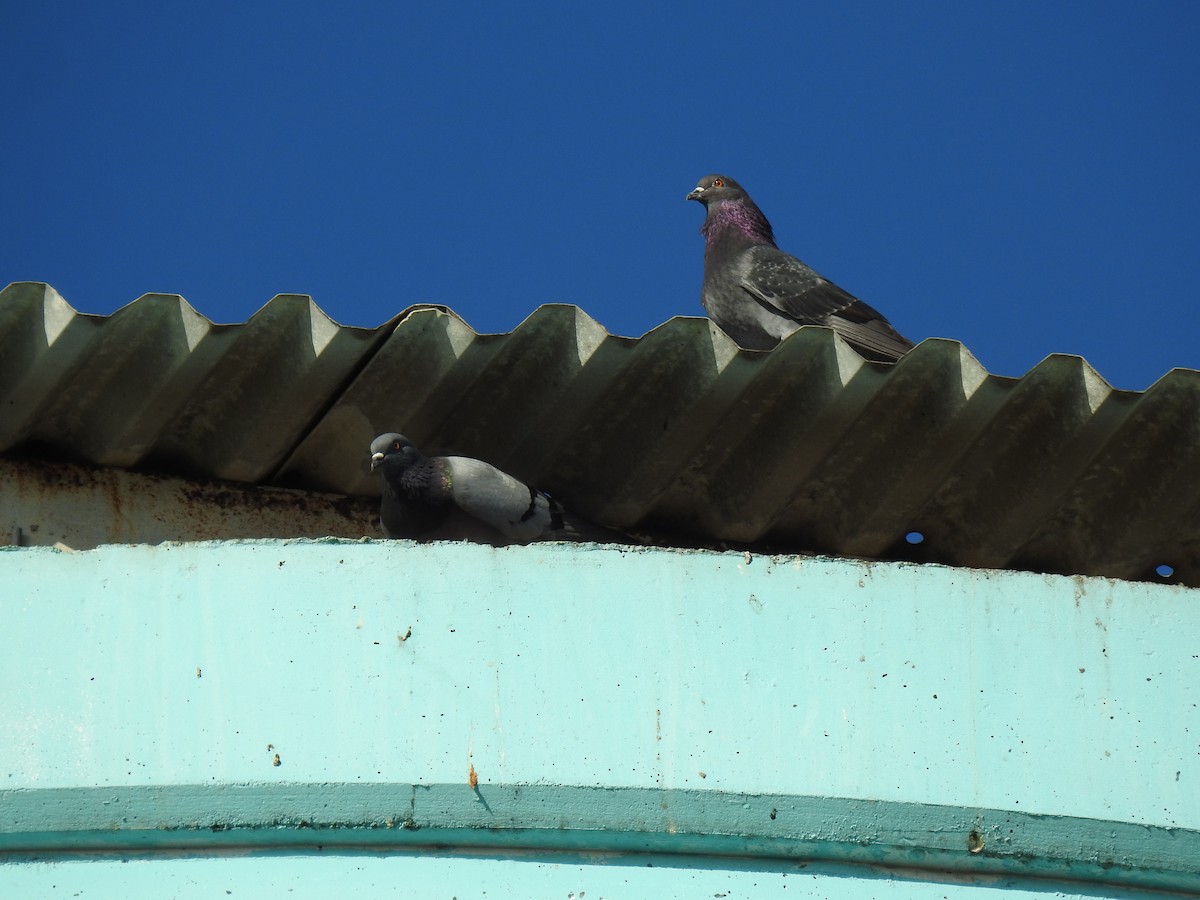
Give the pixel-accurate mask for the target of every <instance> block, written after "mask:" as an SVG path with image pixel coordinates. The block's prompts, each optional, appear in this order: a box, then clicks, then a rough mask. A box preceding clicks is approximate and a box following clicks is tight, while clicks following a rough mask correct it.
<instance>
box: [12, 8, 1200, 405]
mask: <svg viewBox="0 0 1200 900" xmlns="http://www.w3.org/2000/svg"><path fill="white" fill-rule="evenodd" d="M0 33H2V34H3V35H4V42H5V48H6V50H5V60H4V62H3V73H4V74H3V78H2V79H0V113H2V119H0V124H2V127H3V131H4V135H5V140H4V157H3V162H4V165H3V167H2V168H0V210H2V214H0V284H7V283H8V282H10V281H19V280H37V281H48V282H50V283H51V284H52V285H54V286H55V287H56V288H57V289H58V290H59V291H60V292H61V293H62V294H63V295H64V296H65V297H66V298H67V300H68V301H70V303H71V304H72V305H73V306H75V308H76V309H79V310H81V311H83V312H92V313H110V312H112V311H113V310H115V309H116V308H118V307H120V306H122V305H123V304H125V303H128V302H129V301H131V300H133V299H134V298H136V297H138V296H139V295H141V294H143V293H147V292H166V293H178V294H182V295H183V296H184V297H186V298H187V299H188V301H189V302H191V303H192V305H194V306H195V307H196V308H197V309H198V310H199V311H200V312H202V313H204V314H205V315H207V316H208V317H209V318H211V319H213V320H216V321H226V322H238V321H245V320H246V319H247V318H249V316H250V315H251V314H253V312H254V311H255V310H256V309H258V308H259V307H260V306H262V304H263V303H265V302H266V301H267V300H268V299H270V298H271V297H272V296H273V295H275V294H276V293H281V292H294V293H306V294H311V295H312V296H313V297H314V299H315V300H316V301H317V303H318V304H319V305H320V306H321V307H322V308H323V309H324V310H325V311H326V312H327V313H329V315H331V316H332V317H333V318H334V319H336V320H338V321H339V322H342V323H344V324H350V325H368V326H373V325H376V324H379V323H380V322H382V321H384V320H386V319H387V318H389V317H390V316H391V315H393V314H394V313H395V312H397V311H399V310H400V309H402V308H404V307H405V306H408V305H409V304H412V303H417V302H436V303H444V304H446V305H448V306H450V307H451V308H453V309H454V310H455V311H456V312H458V313H459V314H460V315H461V316H463V318H465V319H466V320H467V321H468V322H469V323H470V324H471V325H472V326H473V327H474V328H476V329H477V330H479V331H507V330H510V329H511V328H513V327H515V326H516V325H517V324H518V323H519V322H520V321H521V320H522V319H523V318H524V317H525V316H526V315H527V314H528V313H530V312H531V311H532V310H533V309H534V308H535V307H536V306H538V305H539V304H541V303H548V302H566V303H574V304H577V305H579V306H581V307H582V308H583V309H584V310H586V311H587V312H588V313H589V314H590V315H591V316H593V317H594V318H595V319H597V320H598V321H599V322H600V323H601V324H603V325H604V326H605V327H607V328H608V329H609V330H610V331H612V332H615V333H618V334H625V335H635V336H636V335H640V334H642V333H643V332H645V331H647V330H648V329H650V328H653V327H654V326H656V325H658V324H660V323H661V322H663V321H665V320H666V319H668V318H670V317H671V316H674V315H700V314H702V310H701V307H700V304H699V289H700V276H701V254H702V243H701V238H700V237H699V235H698V234H697V229H698V228H699V226H700V222H701V220H702V213H703V211H702V209H701V207H700V206H699V205H698V204H695V203H686V202H685V201H684V199H683V198H684V194H685V193H687V191H688V190H690V189H691V188H692V187H693V186H694V185H695V183H696V181H697V179H698V178H699V177H700V176H702V175H704V174H708V173H710V172H722V173H724V174H727V175H730V176H732V177H734V178H736V179H738V180H739V181H740V182H741V183H742V184H743V185H744V186H745V187H746V188H747V190H749V191H750V193H751V195H752V196H753V197H754V198H755V200H756V201H757V202H758V203H759V205H760V206H761V207H762V208H763V210H764V212H765V213H766V214H767V216H768V217H769V218H770V219H771V222H772V224H773V225H774V226H775V231H776V235H777V237H778V239H779V242H780V245H781V246H782V247H783V248H784V249H785V250H788V251H790V252H792V253H795V254H796V255H798V256H799V257H801V258H802V259H804V260H805V261H806V262H807V263H809V264H810V265H812V266H813V267H814V268H816V269H817V270H818V271H820V272H821V273H822V274H824V275H825V276H826V277H828V278H831V279H832V280H834V281H836V282H837V283H838V284H840V285H841V286H842V287H844V288H845V289H847V290H849V291H850V292H852V293H854V294H856V295H857V296H859V297H861V298H862V299H864V300H866V301H867V302H868V303H870V304H871V305H873V306H875V307H876V308H878V309H880V310H881V311H882V312H884V313H885V314H886V315H887V316H888V317H889V318H890V319H891V320H892V322H893V324H895V325H896V326H897V328H899V330H900V331H902V332H903V333H904V334H906V335H907V336H909V337H910V338H913V339H914V340H919V339H921V338H924V337H928V336H939V337H951V338H955V339H958V340H961V341H962V342H963V343H964V344H966V346H967V347H968V348H969V349H970V350H971V351H972V352H973V353H974V354H975V355H976V356H977V357H978V358H979V359H980V361H981V362H982V363H983V364H984V365H985V366H987V368H988V369H989V370H990V371H992V372H995V373H997V374H1003V375H1021V374H1023V373H1024V372H1026V371H1027V370H1028V369H1029V368H1030V367H1032V366H1033V365H1035V364H1036V363H1037V362H1038V361H1039V360H1041V359H1042V358H1043V357H1045V356H1046V355H1047V354H1049V353H1052V352H1063V353H1077V354H1080V355H1082V356H1084V357H1085V358H1087V359H1088V360H1089V361H1090V362H1091V363H1092V364H1093V365H1094V366H1096V368H1097V369H1098V370H1099V371H1100V373H1101V374H1102V375H1104V376H1105V377H1107V378H1108V379H1109V381H1110V382H1112V383H1113V384H1114V385H1115V386H1117V387H1121V388H1130V389H1143V388H1145V387H1147V386H1148V385H1149V384H1150V383H1152V382H1153V381H1154V380H1155V379H1156V378H1158V377H1159V376H1160V375H1162V374H1163V373H1165V372H1166V371H1167V370H1169V369H1171V368H1173V367H1176V366H1184V367H1195V368H1200V312H1198V309H1200V265H1197V259H1196V256H1197V247H1198V246H1200V177H1198V168H1200V114H1198V113H1200V103H1197V93H1198V89H1200V54H1198V53H1197V52H1196V47H1197V46H1200V5H1198V4H1190V3H1180V2H1173V3H1163V2H1153V0H1151V2H1141V3H1137V4H1133V3H1127V4H1119V3H1111V2H1102V0H1101V2H1089V3H1075V2H1065V3H1027V2H1005V3H991V4H989V3H961V2H953V3H951V2H945V3H921V2H916V3H906V4H898V3H896V4H893V3H854V2H841V3H837V4H821V5H818V4H808V3H796V2H791V3H779V4H757V5H754V6H752V7H746V8H745V11H742V12H734V8H733V7H731V6H729V5H727V4H726V5H717V4H693V5H691V6H689V7H682V6H676V5H672V4H660V5H658V6H657V7H656V6H654V5H652V4H645V3H638V4H632V3H630V4H625V3H611V4H593V5H591V6H589V7H587V8H585V7H583V6H581V5H578V4H561V3H560V4H546V5H516V6H508V5H504V4H476V3H460V4H415V3H405V4H400V3H386V4H384V3H379V4H363V3H344V4H337V5H334V4H314V3H304V2H292V3H286V4H285V3H253V2H251V3H244V4H232V3H224V2H212V3H203V4H187V5H184V4H164V3H142V2H126V3H120V4H83V3H59V4H51V3H38V4H18V3H16V2H14V0H0Z"/></svg>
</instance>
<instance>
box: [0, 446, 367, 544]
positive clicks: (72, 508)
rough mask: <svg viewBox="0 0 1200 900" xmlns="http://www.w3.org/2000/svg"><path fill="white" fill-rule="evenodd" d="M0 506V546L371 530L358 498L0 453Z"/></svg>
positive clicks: (322, 534) (315, 534)
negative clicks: (1, 518)
mask: <svg viewBox="0 0 1200 900" xmlns="http://www.w3.org/2000/svg"><path fill="white" fill-rule="evenodd" d="M0 510H3V515H4V526H5V530H4V532H3V533H0V544H19V545H21V546H26V547H30V546H54V545H55V544H63V545H65V546H66V547H69V548H71V549H74V550H90V549H91V548H93V547H97V546H99V545H101V544H131V543H146V544H157V543H160V542H162V541H212V540H234V539H238V538H261V537H278V538H286V537H297V536H299V537H314V538H315V537H325V536H327V535H334V536H337V537H343V538H350V539H355V538H359V537H363V536H369V537H379V536H380V532H379V527H378V519H379V504H378V501H375V500H369V499H366V498H363V497H342V496H338V495H336V494H319V493H314V492H311V491H298V490H290V489H287V488H277V487H271V486H269V485H252V484H239V483H237V482H205V481H189V480H186V479H182V478H172V477H168V476H163V475H152V474H148V473H142V472H127V471H125V470H123V469H112V468H99V467H93V466H80V465H75V464H72V463H65V462H49V461H44V460H11V459H0Z"/></svg>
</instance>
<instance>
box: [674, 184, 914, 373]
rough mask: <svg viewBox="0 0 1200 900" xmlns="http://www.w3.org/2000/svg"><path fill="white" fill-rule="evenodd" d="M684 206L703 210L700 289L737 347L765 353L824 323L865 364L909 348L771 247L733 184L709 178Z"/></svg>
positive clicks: (761, 222)
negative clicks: (699, 206)
mask: <svg viewBox="0 0 1200 900" xmlns="http://www.w3.org/2000/svg"><path fill="white" fill-rule="evenodd" d="M687 199H688V200H697V201H699V202H701V203H703V204H704V207H705V210H706V211H707V215H706V216H705V219H704V224H703V225H702V226H701V227H700V232H701V234H703V235H704V283H703V286H702V288H701V302H702V303H703V304H704V309H705V310H706V311H707V312H708V315H709V318H711V319H712V320H713V321H714V322H716V323H717V325H719V326H720V327H721V329H722V330H723V331H724V332H725V333H726V334H728V335H729V336H730V337H731V338H733V339H734V340H735V341H737V343H738V344H739V345H740V346H742V347H745V348H747V349H751V350H770V349H771V348H773V347H775V346H776V345H778V344H779V342H780V341H781V340H783V339H784V338H785V337H787V336H788V335H789V334H791V333H792V332H794V331H795V330H796V329H797V328H799V327H800V326H801V325H826V326H829V327H830V328H832V329H833V330H834V331H836V332H837V333H838V334H839V335H841V337H842V338H843V339H845V341H846V342H847V343H848V344H850V345H851V346H852V347H854V349H855V350H857V351H858V352H859V353H860V354H862V356H864V357H865V358H867V359H875V360H884V361H889V362H890V361H894V360H896V359H899V358H900V357H901V356H903V355H904V354H905V353H906V352H908V351H909V350H911V349H912V347H913V343H912V341H910V340H908V339H907V338H906V337H904V336H903V335H901V334H900V333H899V332H898V331H896V329H895V328H893V327H892V325H891V323H890V322H888V320H887V319H886V318H884V317H883V316H882V315H881V314H880V313H879V312H878V311H876V310H875V309H873V308H872V307H870V306H868V305H867V304H866V303H863V302H862V301H861V300H859V299H858V298H857V297H855V296H854V295H852V294H850V293H848V292H846V291H844V290H842V289H841V288H840V287H838V286H837V285H836V284H834V283H833V282H832V281H828V280H827V279H825V278H822V277H821V276H820V275H818V274H817V273H816V272H815V271H813V270H812V269H811V268H809V267H808V266H807V265H805V264H804V263H803V262H801V261H800V260H799V259H797V258H796V257H794V256H792V255H790V254H788V253H784V252H783V251H782V250H780V249H779V247H778V246H776V244H775V235H774V232H773V231H772V229H771V223H770V222H768V221H767V217H766V216H764V215H763V213H762V210H760V209H759V208H758V206H757V205H756V204H755V202H754V201H753V200H751V199H750V195H749V194H747V193H746V192H745V190H743V189H742V187H741V185H739V184H738V183H737V182H736V181H734V180H733V179H732V178H729V177H727V176H725V175H706V176H705V177H704V178H701V179H700V183H699V184H698V185H697V186H696V189H695V190H693V191H692V192H691V193H690V194H688V195H687Z"/></svg>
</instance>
